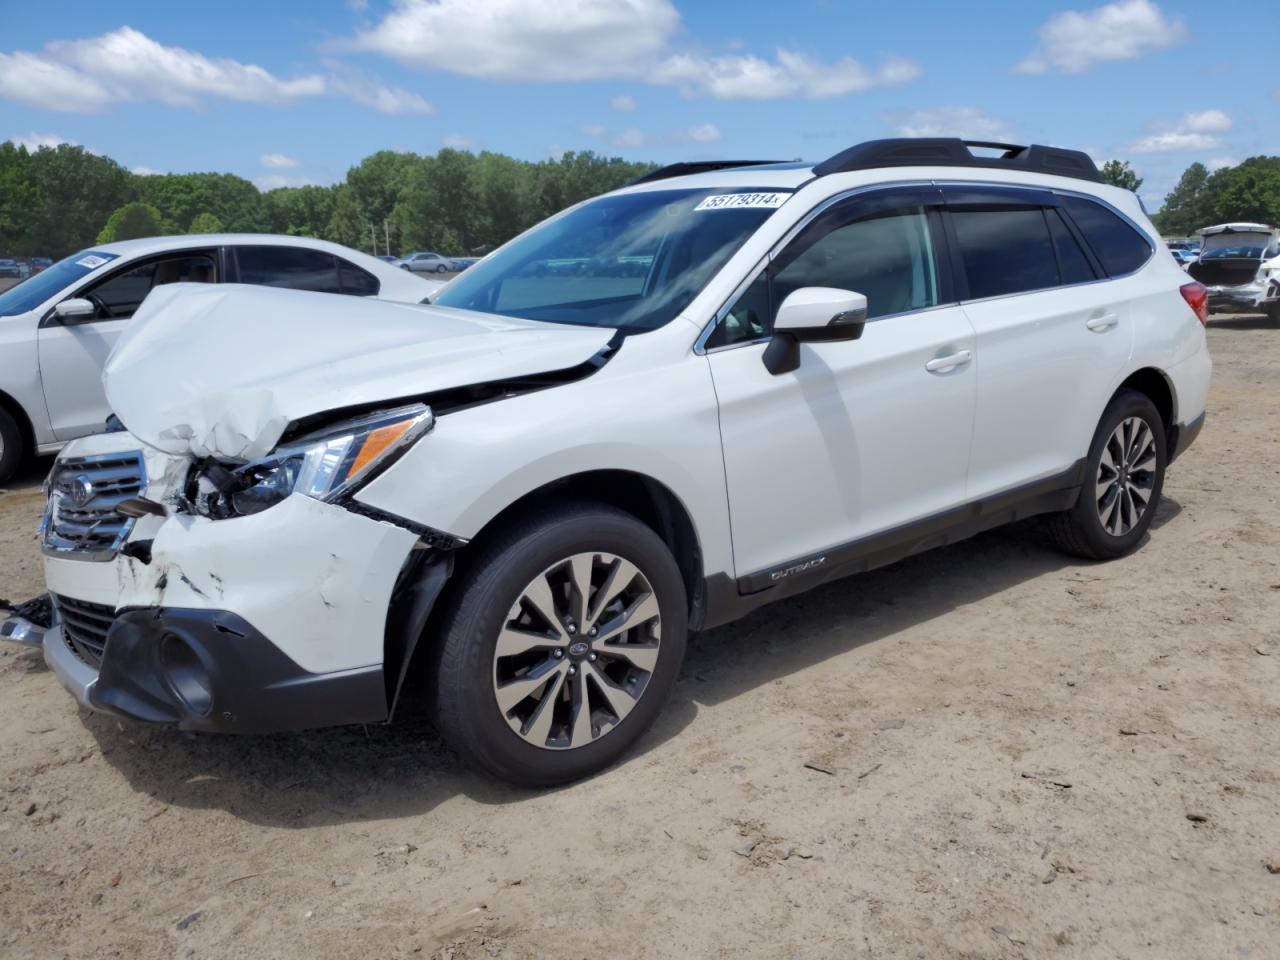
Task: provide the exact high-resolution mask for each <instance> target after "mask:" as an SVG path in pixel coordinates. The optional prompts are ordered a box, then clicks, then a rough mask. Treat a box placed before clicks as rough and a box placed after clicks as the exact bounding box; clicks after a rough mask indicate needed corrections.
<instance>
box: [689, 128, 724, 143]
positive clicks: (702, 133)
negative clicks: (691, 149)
mask: <svg viewBox="0 0 1280 960" xmlns="http://www.w3.org/2000/svg"><path fill="white" fill-rule="evenodd" d="M689 139H690V140H692V141H693V142H694V143H715V142H716V141H718V140H723V139H724V134H723V133H721V132H720V128H719V127H717V126H716V125H715V124H714V123H700V124H698V125H697V126H696V127H690V128H689Z"/></svg>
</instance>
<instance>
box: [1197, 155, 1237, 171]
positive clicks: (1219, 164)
mask: <svg viewBox="0 0 1280 960" xmlns="http://www.w3.org/2000/svg"><path fill="white" fill-rule="evenodd" d="M1239 162H1240V161H1239V160H1237V159H1236V158H1235V157H1214V158H1213V159H1212V160H1210V161H1209V162H1208V163H1206V164H1205V166H1206V167H1208V168H1209V169H1210V170H1221V169H1223V168H1224V167H1234V166H1235V165H1236V164H1238V163H1239Z"/></svg>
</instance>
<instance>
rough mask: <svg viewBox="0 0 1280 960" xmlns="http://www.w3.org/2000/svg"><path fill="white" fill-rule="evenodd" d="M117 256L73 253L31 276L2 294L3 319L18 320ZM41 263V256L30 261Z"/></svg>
mask: <svg viewBox="0 0 1280 960" xmlns="http://www.w3.org/2000/svg"><path fill="white" fill-rule="evenodd" d="M116 257H117V254H114V253H105V252H103V251H101V250H82V251H80V252H79V253H73V254H72V255H71V256H69V257H67V258H66V259H65V260H59V261H58V262H57V263H55V264H53V265H52V266H48V267H46V268H45V269H44V270H41V271H40V272H39V273H33V274H31V276H29V277H27V279H25V280H23V281H22V282H20V283H15V284H14V285H13V286H12V287H10V288H9V289H8V290H5V291H4V292H3V293H0V317H16V316H17V315H18V314H20V313H26V312H27V311H28V310H34V309H35V308H36V307H38V306H40V304H42V303H44V302H45V301H46V300H48V299H49V298H50V297H52V296H54V295H55V294H56V293H58V292H59V291H61V290H62V289H63V288H64V287H68V286H70V285H71V284H73V283H75V282H76V281H77V280H80V279H83V278H84V277H87V276H88V275H89V274H90V273H92V272H93V271H94V270H96V269H98V268H99V267H101V266H102V265H103V264H104V263H110V262H111V261H112V260H114V259H116ZM40 262H41V258H39V257H37V258H35V259H34V260H32V261H31V263H32V265H35V264H38V263H40Z"/></svg>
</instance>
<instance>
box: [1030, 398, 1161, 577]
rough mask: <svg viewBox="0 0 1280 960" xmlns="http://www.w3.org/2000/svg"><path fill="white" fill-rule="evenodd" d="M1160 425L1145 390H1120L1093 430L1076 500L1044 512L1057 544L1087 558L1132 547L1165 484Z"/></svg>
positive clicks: (1144, 529)
mask: <svg viewBox="0 0 1280 960" xmlns="http://www.w3.org/2000/svg"><path fill="white" fill-rule="evenodd" d="M1166 456H1167V454H1166V451H1165V429H1164V421H1163V420H1162V419H1161V417H1160V411H1159V410H1157V409H1156V405H1155V404H1154V403H1152V402H1151V399H1150V398H1149V397H1147V396H1146V395H1145V394H1142V393H1138V392H1137V391H1136V390H1128V389H1126V390H1121V391H1120V392H1119V393H1117V394H1116V396H1115V398H1114V399H1113V400H1112V401H1111V403H1110V404H1108V405H1107V409H1106V411H1105V412H1104V413H1103V415H1102V420H1101V421H1100V422H1099V423H1098V429H1097V432H1095V433H1094V436H1093V444H1092V446H1091V447H1090V448H1089V457H1088V460H1087V462H1086V466H1085V480H1084V484H1083V485H1082V487H1081V490H1080V499H1079V500H1078V501H1076V505H1075V506H1074V507H1073V508H1071V509H1070V510H1067V511H1065V512H1063V513H1060V514H1055V515H1054V516H1052V517H1050V518H1049V530H1050V533H1051V534H1052V535H1053V537H1054V539H1055V540H1056V541H1057V544H1058V546H1059V547H1060V548H1062V549H1063V550H1065V551H1066V552H1067V553H1071V554H1075V555H1076V556H1078V557H1084V558H1086V559H1089V560H1112V559H1115V558H1116V557H1122V556H1124V555H1125V554H1128V553H1131V552H1133V550H1135V549H1136V548H1137V546H1138V543H1139V541H1141V540H1142V537H1143V535H1144V534H1145V533H1146V532H1147V528H1148V527H1150V526H1151V519H1152V516H1153V515H1154V514H1155V509H1156V506H1157V505H1158V504H1159V503H1160V493H1161V490H1162V489H1163V488H1164V469H1165V462H1166Z"/></svg>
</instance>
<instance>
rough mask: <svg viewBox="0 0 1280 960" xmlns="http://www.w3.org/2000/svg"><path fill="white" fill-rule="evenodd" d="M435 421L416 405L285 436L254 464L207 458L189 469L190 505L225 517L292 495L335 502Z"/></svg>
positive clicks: (242, 514)
mask: <svg viewBox="0 0 1280 960" xmlns="http://www.w3.org/2000/svg"><path fill="white" fill-rule="evenodd" d="M434 422H435V420H434V418H433V416H432V414H431V408H430V407H428V406H426V404H422V403H415V404H412V405H410V406H405V407H398V408H396V409H394V410H383V411H379V412H377V413H374V414H370V415H368V416H363V417H358V418H356V419H354V420H347V421H345V422H343V423H340V424H335V425H333V426H330V427H326V428H325V429H324V430H320V431H317V432H315V433H311V434H307V435H306V436H302V437H298V438H296V439H293V440H289V441H288V442H287V443H284V444H282V445H281V446H280V447H278V448H276V450H274V451H273V452H272V453H271V454H270V455H269V456H267V457H264V458H263V459H261V460H255V461H253V462H252V463H246V464H243V465H229V464H225V463H220V462H218V461H216V460H206V461H204V462H203V463H200V464H197V467H196V469H195V470H193V471H192V473H191V479H190V481H189V482H188V486H187V491H186V500H187V504H188V505H189V506H190V507H191V509H192V510H193V511H194V512H195V513H198V514H200V515H201V516H204V517H210V518H212V519H214V520H223V519H227V518H229V517H246V516H249V515H251V514H255V513H261V512H262V511H263V510H266V509H267V508H268V507H273V506H275V505H276V504H277V503H280V502H281V501H283V500H285V499H286V498H288V497H289V496H290V495H291V494H294V493H300V494H302V495H303V496H307V497H311V498H313V499H315V500H322V501H325V502H333V501H335V500H339V499H341V498H342V497H343V496H344V495H346V494H348V493H350V492H351V491H352V490H354V489H356V488H357V487H359V486H360V485H362V484H364V483H366V482H367V481H369V480H371V479H372V478H373V477H374V476H376V475H377V474H378V473H379V472H381V471H382V470H383V469H385V468H386V467H387V466H389V465H390V464H391V463H393V462H394V461H395V460H396V459H397V458H398V457H399V456H400V454H402V453H403V452H404V451H405V450H406V449H408V448H409V446H410V445H411V444H413V442H414V441H415V440H417V439H418V438H419V437H420V436H422V435H423V434H424V433H426V432H427V431H428V430H430V429H431V427H432V425H433V424H434Z"/></svg>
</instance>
